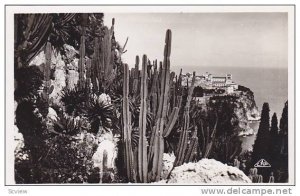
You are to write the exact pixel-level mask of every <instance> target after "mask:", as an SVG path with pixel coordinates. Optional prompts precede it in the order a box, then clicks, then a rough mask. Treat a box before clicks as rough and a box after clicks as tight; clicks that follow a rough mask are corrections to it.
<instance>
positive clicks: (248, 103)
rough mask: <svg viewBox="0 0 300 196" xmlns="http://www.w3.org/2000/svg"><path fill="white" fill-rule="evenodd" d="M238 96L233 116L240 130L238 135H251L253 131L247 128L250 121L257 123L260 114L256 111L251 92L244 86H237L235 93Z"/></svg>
mask: <svg viewBox="0 0 300 196" xmlns="http://www.w3.org/2000/svg"><path fill="white" fill-rule="evenodd" d="M236 94H237V96H238V99H237V102H236V108H235V110H234V111H235V114H236V116H237V118H238V120H239V127H240V128H241V129H242V131H241V132H240V135H241V136H242V135H252V134H253V133H254V131H253V130H252V128H251V127H250V126H249V122H250V121H258V120H259V119H260V114H259V111H258V109H257V106H256V103H255V99H254V94H253V92H252V91H251V90H250V89H249V88H246V87H244V86H239V89H238V91H236Z"/></svg>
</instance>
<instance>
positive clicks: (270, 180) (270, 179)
mask: <svg viewBox="0 0 300 196" xmlns="http://www.w3.org/2000/svg"><path fill="white" fill-rule="evenodd" d="M274 182H275V178H274V174H273V172H271V173H270V177H269V183H274Z"/></svg>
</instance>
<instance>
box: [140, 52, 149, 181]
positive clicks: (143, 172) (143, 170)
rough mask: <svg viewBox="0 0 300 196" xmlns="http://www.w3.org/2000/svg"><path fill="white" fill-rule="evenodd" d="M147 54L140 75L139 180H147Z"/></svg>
mask: <svg viewBox="0 0 300 196" xmlns="http://www.w3.org/2000/svg"><path fill="white" fill-rule="evenodd" d="M146 62H147V56H146V55H144V56H143V67H142V75H141V76H142V77H141V107H140V116H139V131H140V137H139V148H138V170H139V180H140V181H141V182H147V173H148V161H147V139H146V124H147V120H146V115H147V88H148V87H147V64H146Z"/></svg>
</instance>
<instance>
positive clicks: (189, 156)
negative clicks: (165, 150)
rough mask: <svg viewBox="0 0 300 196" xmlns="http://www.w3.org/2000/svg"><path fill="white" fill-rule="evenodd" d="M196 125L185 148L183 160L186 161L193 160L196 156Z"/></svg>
mask: <svg viewBox="0 0 300 196" xmlns="http://www.w3.org/2000/svg"><path fill="white" fill-rule="evenodd" d="M197 132H198V129H197V126H195V128H194V132H193V136H192V138H191V139H190V144H189V147H188V150H187V153H186V154H185V157H184V161H185V162H186V163H188V162H192V161H194V160H195V157H196V156H197V147H198V136H197Z"/></svg>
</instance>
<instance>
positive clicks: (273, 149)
mask: <svg viewBox="0 0 300 196" xmlns="http://www.w3.org/2000/svg"><path fill="white" fill-rule="evenodd" d="M269 145H270V146H269V149H270V162H269V163H270V164H271V166H272V168H271V170H272V171H273V172H274V171H277V169H278V167H279V166H278V162H279V161H280V160H279V154H280V138H279V132H278V120H277V115H276V113H274V114H273V116H272V120H271V130H270V144H269ZM276 175H277V173H276V172H275V176H276Z"/></svg>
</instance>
